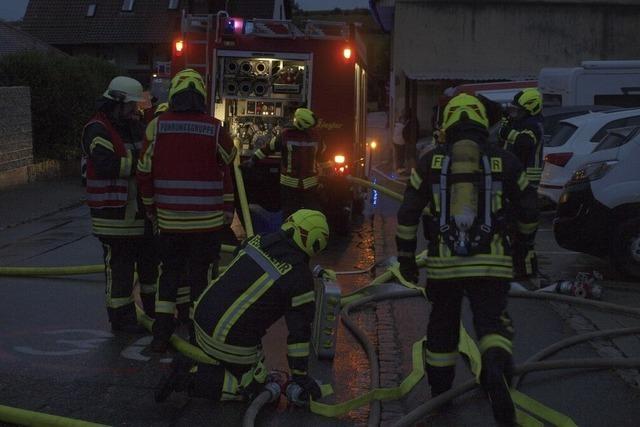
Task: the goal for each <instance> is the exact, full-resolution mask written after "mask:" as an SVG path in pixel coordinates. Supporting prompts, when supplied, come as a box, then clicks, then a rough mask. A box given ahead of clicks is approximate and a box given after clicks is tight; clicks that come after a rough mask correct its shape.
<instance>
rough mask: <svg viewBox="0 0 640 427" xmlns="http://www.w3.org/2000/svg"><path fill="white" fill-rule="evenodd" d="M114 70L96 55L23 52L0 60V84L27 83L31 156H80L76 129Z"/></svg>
mask: <svg viewBox="0 0 640 427" xmlns="http://www.w3.org/2000/svg"><path fill="white" fill-rule="evenodd" d="M118 74H120V73H119V70H118V68H117V67H116V66H115V65H113V64H111V63H109V62H107V61H105V60H102V59H98V58H92V57H88V56H85V57H72V56H62V55H51V54H47V53H41V52H24V53H17V54H12V55H7V56H3V57H1V58H0V86H29V87H30V88H31V114H32V126H33V149H34V156H35V157H36V158H38V159H44V158H49V159H59V160H67V159H73V158H78V157H79V156H80V138H81V136H82V128H83V127H84V125H85V123H86V122H87V121H88V120H89V118H90V117H91V116H92V115H93V113H94V112H95V108H96V106H95V104H96V100H97V99H98V98H99V97H100V95H101V94H102V93H103V92H104V90H105V88H106V87H107V85H108V84H109V82H110V81H111V79H112V78H113V77H115V76H117V75H118Z"/></svg>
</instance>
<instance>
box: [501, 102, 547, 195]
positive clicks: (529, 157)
mask: <svg viewBox="0 0 640 427" xmlns="http://www.w3.org/2000/svg"><path fill="white" fill-rule="evenodd" d="M543 135H544V128H543V125H542V117H541V116H540V115H539V114H538V115H536V116H530V117H526V118H525V119H523V120H519V121H516V122H513V123H511V122H506V123H503V124H502V127H501V128H500V138H501V140H502V142H503V144H504V145H503V148H504V149H505V150H507V151H510V152H511V153H513V154H514V155H515V156H516V157H517V158H518V160H520V162H521V163H522V165H523V166H524V167H525V172H526V173H527V178H528V179H529V182H530V183H531V184H532V185H534V186H536V187H537V186H538V183H539V182H540V178H541V177H542V160H543V159H542V148H543V141H542V137H543Z"/></svg>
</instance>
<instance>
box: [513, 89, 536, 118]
mask: <svg viewBox="0 0 640 427" xmlns="http://www.w3.org/2000/svg"><path fill="white" fill-rule="evenodd" d="M513 105H517V106H518V107H521V108H524V109H525V110H526V111H527V112H528V113H529V114H531V115H532V116H535V115H536V114H539V113H540V111H542V94H541V93H540V91H539V90H538V89H536V88H535V87H530V88H527V89H523V90H521V91H520V92H518V93H516V95H515V96H514V97H513Z"/></svg>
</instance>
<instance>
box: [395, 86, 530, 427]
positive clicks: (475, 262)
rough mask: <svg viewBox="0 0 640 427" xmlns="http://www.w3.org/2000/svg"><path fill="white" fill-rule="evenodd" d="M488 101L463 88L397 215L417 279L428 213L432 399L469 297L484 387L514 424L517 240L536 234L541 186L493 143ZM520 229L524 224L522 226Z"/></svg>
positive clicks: (408, 273) (441, 388)
mask: <svg viewBox="0 0 640 427" xmlns="http://www.w3.org/2000/svg"><path fill="white" fill-rule="evenodd" d="M487 125H488V119H487V115H486V111H485V108H484V106H483V105H482V103H481V102H480V101H479V100H478V99H477V98H475V97H473V96H471V95H467V94H460V95H458V96H456V97H454V98H453V99H452V100H451V101H450V102H449V103H448V104H447V106H446V108H445V110H444V117H443V124H442V130H443V132H444V134H445V139H446V141H445V143H444V144H439V145H438V146H436V147H435V148H433V149H432V150H430V151H428V152H427V153H425V154H424V155H423V156H422V157H421V158H420V159H419V161H418V165H417V168H416V169H414V170H412V171H411V177H410V182H409V185H407V189H406V191H405V194H404V201H403V203H402V205H401V207H400V210H399V212H398V229H397V235H396V243H397V247H398V260H399V262H400V271H401V273H402V275H403V276H404V277H405V278H406V279H407V280H409V281H411V282H414V283H415V282H417V280H418V269H417V267H416V261H415V250H416V245H417V239H416V233H417V230H418V223H419V218H420V216H421V215H423V228H424V230H425V237H426V240H427V242H428V252H427V253H428V257H427V259H426V273H427V280H428V284H427V287H426V290H427V296H428V298H429V300H430V301H431V303H432V310H431V313H430V315H429V323H428V325H427V342H426V349H425V353H426V356H425V361H426V372H427V377H428V379H429V385H430V387H431V393H432V396H437V395H439V394H442V393H444V392H445V391H447V390H449V389H450V388H451V385H452V382H453V379H454V373H455V364H456V359H457V354H458V353H457V346H458V339H459V328H460V311H461V302H462V297H463V295H467V297H468V298H469V301H470V305H471V309H472V311H473V318H474V326H475V330H476V335H477V337H478V338H479V340H480V344H479V347H480V351H481V353H482V374H481V376H480V381H481V385H482V387H483V388H484V390H485V391H486V393H487V394H488V396H489V398H490V400H491V403H492V407H493V413H494V416H495V418H496V420H498V422H499V423H500V424H501V425H514V422H515V421H514V416H515V415H514V407H513V403H512V401H511V397H510V394H509V389H508V386H507V384H509V382H510V375H511V371H510V370H511V366H512V356H511V353H512V342H511V340H512V336H513V326H512V324H511V320H510V318H509V315H508V313H507V310H506V307H507V293H508V290H509V282H510V280H511V279H512V278H513V259H512V254H511V246H510V242H511V241H512V239H513V238H515V237H517V238H518V239H523V240H529V239H531V238H532V236H533V233H534V232H535V230H536V227H537V221H538V211H537V208H536V193H535V190H534V188H533V187H532V186H531V185H530V184H529V181H528V180H527V177H526V174H525V172H524V171H523V169H522V166H521V165H520V162H518V160H517V159H516V158H515V157H514V156H513V155H512V154H511V153H509V152H507V151H505V150H503V149H502V148H500V147H495V146H491V145H489V144H488V143H487V138H488V132H487ZM512 230H516V232H515V233H514V232H513V231H512Z"/></svg>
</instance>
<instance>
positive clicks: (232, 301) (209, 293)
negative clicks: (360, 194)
mask: <svg viewBox="0 0 640 427" xmlns="http://www.w3.org/2000/svg"><path fill="white" fill-rule="evenodd" d="M328 239H329V226H328V225H327V220H326V218H325V216H324V215H323V214H322V213H320V212H318V211H313V210H308V209H301V210H299V211H297V212H295V213H294V214H293V215H291V216H290V217H289V218H287V220H286V221H285V222H284V224H283V225H282V227H281V230H280V231H278V232H276V233H271V234H266V235H256V236H253V237H250V238H249V239H247V240H246V241H244V242H243V244H242V245H241V246H240V247H239V249H238V253H237V254H236V257H235V258H234V259H233V261H231V264H229V268H228V269H227V270H226V271H225V272H224V273H223V274H222V275H220V277H218V278H217V279H216V280H215V281H214V282H213V283H212V284H211V285H209V286H208V287H207V289H206V290H205V291H204V292H203V293H202V295H201V296H200V298H199V300H198V301H197V302H196V305H195V314H194V318H193V320H194V325H195V330H196V339H197V343H198V346H199V347H200V348H201V349H202V351H203V352H205V353H206V354H208V355H209V356H211V357H212V358H213V359H215V360H216V361H218V362H219V364H217V365H212V364H203V363H198V364H197V365H194V362H192V361H190V360H189V359H186V358H185V357H184V356H181V355H179V356H178V357H177V358H176V360H175V361H174V363H173V370H172V372H171V375H170V376H169V378H168V379H167V380H166V381H164V382H163V383H162V384H161V385H160V387H159V388H158V390H157V391H156V401H157V402H162V401H164V400H166V399H167V397H169V395H170V394H171V392H173V391H185V392H187V393H188V394H189V395H190V396H192V397H202V398H207V399H212V400H216V401H218V400H241V399H244V398H251V397H255V394H256V393H257V392H258V391H259V390H260V389H261V387H262V385H263V384H264V383H265V380H266V379H267V370H266V368H265V366H264V364H263V360H264V355H263V354H262V343H261V341H262V337H263V336H264V335H265V334H266V331H267V329H268V328H269V327H270V326H271V325H273V324H274V323H275V322H276V321H277V320H278V319H280V318H281V317H282V316H284V318H285V320H286V323H287V328H288V330H289V336H288V338H287V359H288V362H289V368H290V369H291V374H292V380H293V382H295V383H296V384H298V386H300V387H301V388H302V390H303V395H305V396H304V397H303V399H305V398H306V399H308V398H309V396H310V397H313V398H318V397H320V394H321V392H320V388H319V386H318V384H317V383H316V381H315V380H314V379H313V378H311V377H310V376H309V374H308V373H307V365H308V357H309V339H310V336H311V323H312V321H313V317H314V311H315V305H314V303H313V301H314V285H313V275H312V273H311V270H310V269H309V259H310V257H312V256H314V255H316V254H318V253H319V252H320V251H322V250H323V249H324V248H325V247H326V246H327V241H328Z"/></svg>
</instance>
